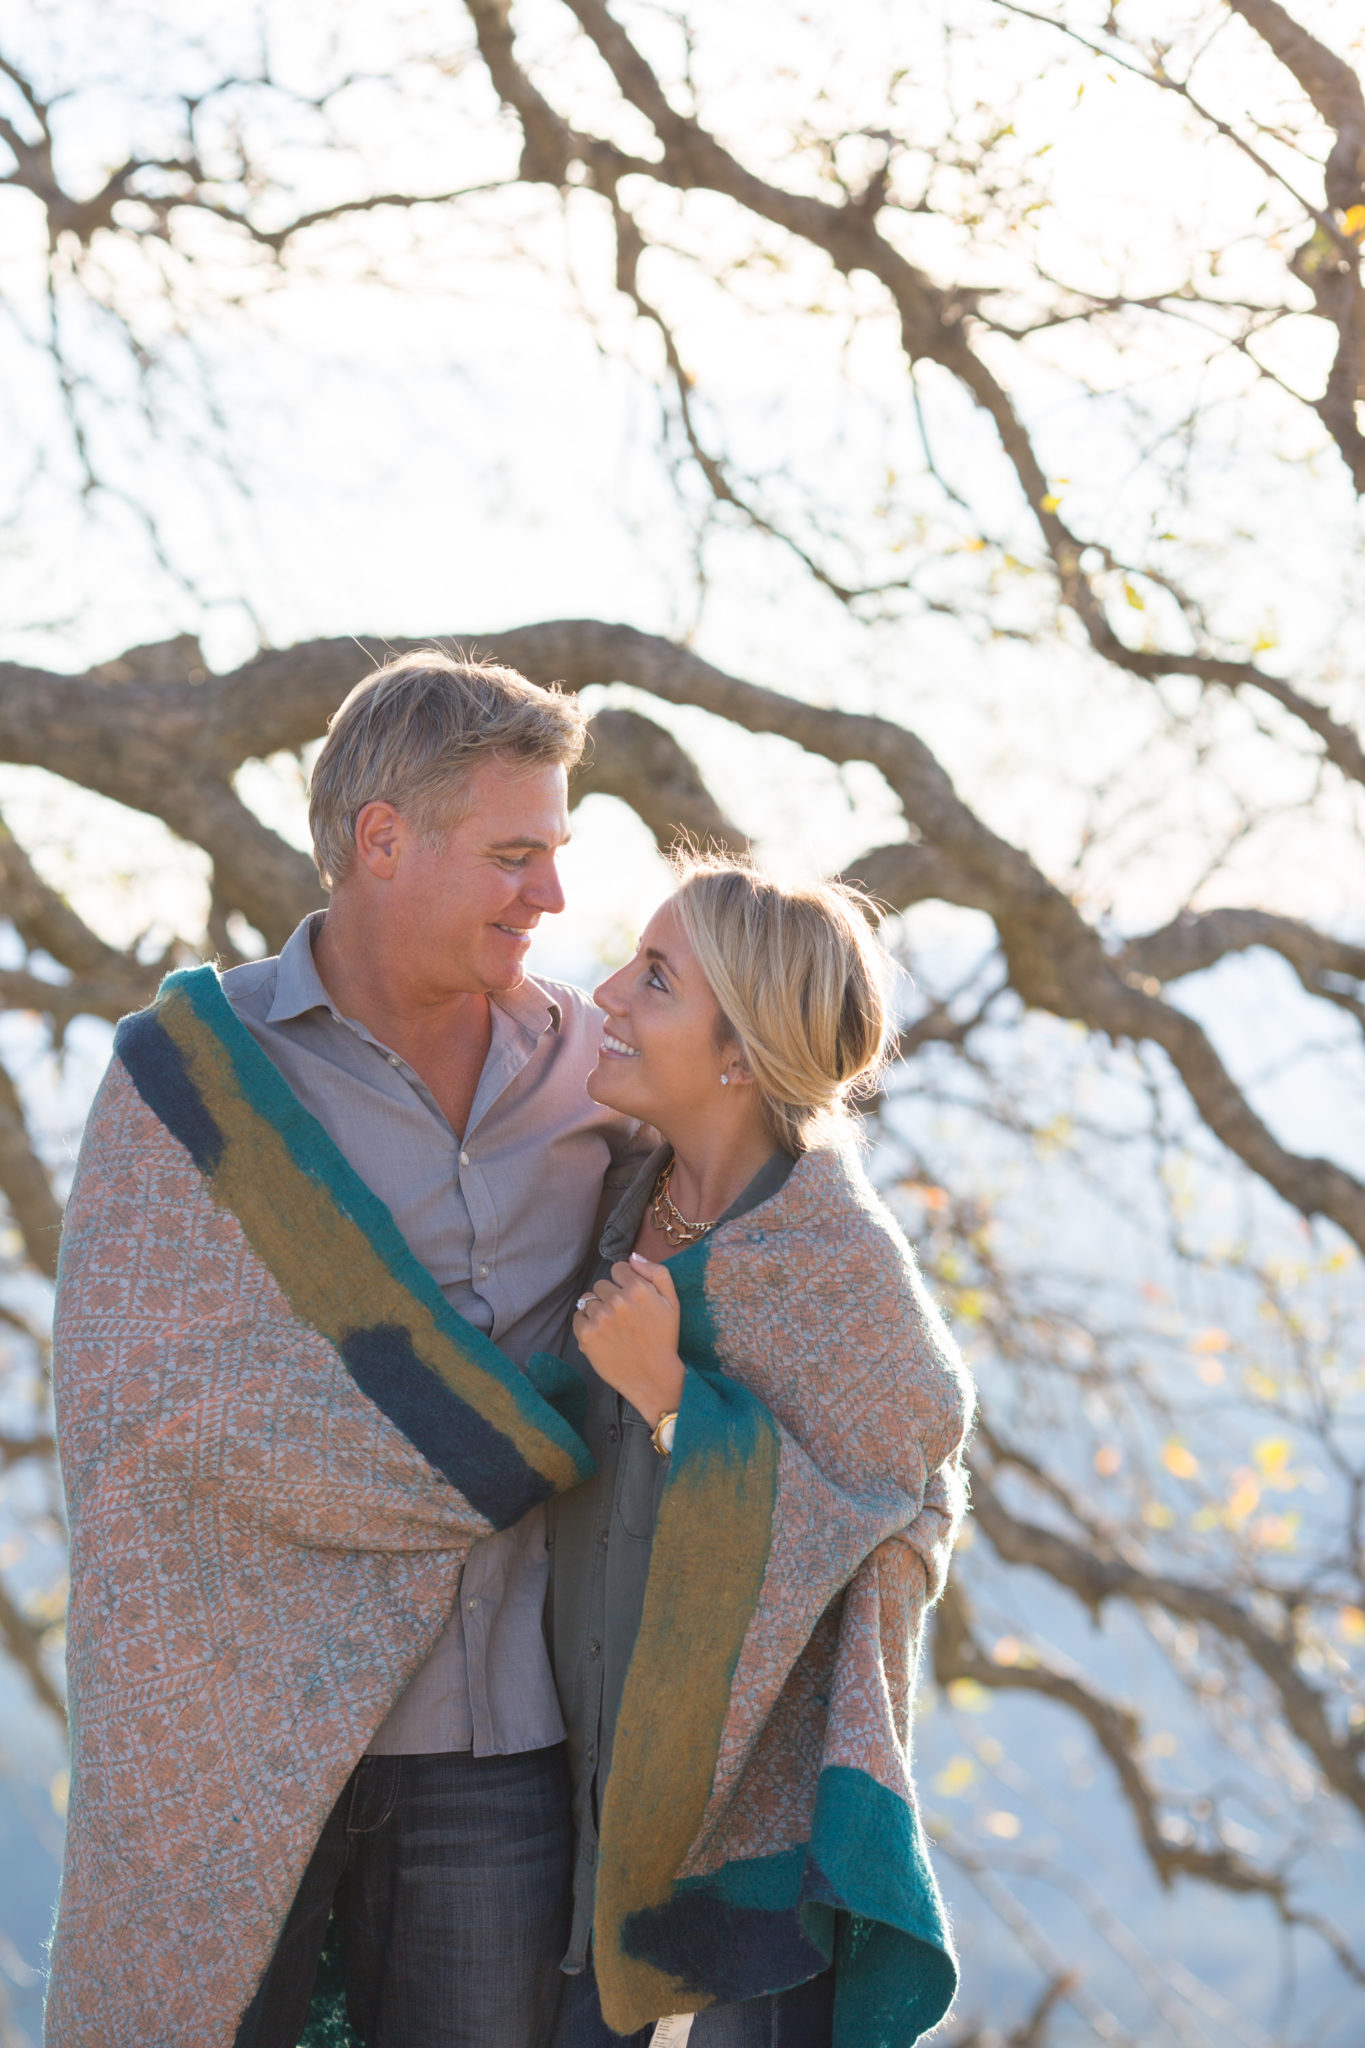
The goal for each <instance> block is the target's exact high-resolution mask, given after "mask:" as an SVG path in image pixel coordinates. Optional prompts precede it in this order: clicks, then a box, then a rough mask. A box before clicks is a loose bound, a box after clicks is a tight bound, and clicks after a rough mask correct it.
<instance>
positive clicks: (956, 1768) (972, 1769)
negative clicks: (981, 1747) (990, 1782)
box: [934, 1756, 976, 1799]
mask: <svg viewBox="0 0 1365 2048" xmlns="http://www.w3.org/2000/svg"><path fill="white" fill-rule="evenodd" d="M975 1777H976V1765H975V1764H974V1763H973V1762H972V1759H971V1758H970V1757H969V1756H955V1757H954V1758H953V1760H952V1762H951V1763H949V1764H945V1765H944V1767H943V1769H942V1770H941V1771H940V1772H939V1774H938V1776H937V1777H936V1778H935V1780H934V1790H935V1792H937V1793H938V1794H939V1796H940V1798H942V1799H960V1798H961V1797H962V1795H963V1793H964V1792H965V1791H966V1790H967V1787H968V1786H969V1785H970V1784H972V1782H973V1781H974V1779H975Z"/></svg>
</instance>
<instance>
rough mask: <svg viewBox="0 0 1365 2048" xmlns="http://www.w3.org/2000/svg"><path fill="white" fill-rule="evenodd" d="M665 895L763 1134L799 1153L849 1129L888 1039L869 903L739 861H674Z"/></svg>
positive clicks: (836, 885) (880, 958)
mask: <svg viewBox="0 0 1365 2048" xmlns="http://www.w3.org/2000/svg"><path fill="white" fill-rule="evenodd" d="M675 868H676V872H677V874H678V890H677V894H676V895H675V896H674V897H673V898H672V902H673V904H674V906H675V908H676V910H677V913H678V916H679V918H680V919H681V921H682V926H683V929H684V931H685V932H686V934H687V937H688V940H689V942H690V944H691V946H692V950H693V952H694V953H695V954H696V956H697V962H698V964H699V966H700V968H701V971H702V973H703V974H704V975H705V977H706V980H707V983H708V985H709V986H710V989H711V993H712V994H713V995H714V996H715V998H716V1001H717V1003H718V1004H719V1005H720V1010H721V1018H722V1026H723V1028H722V1030H721V1032H720V1038H721V1041H722V1042H725V1041H727V1040H730V1039H733V1040H734V1041H735V1042H736V1043H737V1044H738V1046H739V1049H740V1052H741V1053H742V1055H743V1057H744V1062H745V1064H746V1066H747V1067H748V1069H749V1071H750V1073H751V1074H752V1075H753V1077H754V1083H755V1085H756V1087H757V1089H758V1092H759V1097H760V1100H761V1101H762V1104H763V1109H764V1113H765V1115H766V1117H767V1119H768V1123H769V1126H770V1128H771V1130H772V1133H773V1136H774V1137H775V1138H776V1139H777V1141H778V1143H779V1144H780V1145H781V1146H782V1147H783V1149H784V1150H785V1151H787V1152H790V1153H792V1154H793V1155H794V1156H797V1157H799V1156H800V1154H801V1153H803V1152H807V1151H809V1150H810V1149H811V1148H812V1147H813V1146H816V1145H820V1144H829V1143H832V1142H835V1141H837V1140H838V1139H839V1138H840V1137H841V1136H843V1135H845V1134H846V1133H847V1131H848V1128H849V1123H850V1118H849V1106H850V1098H851V1097H853V1096H855V1095H857V1094H859V1093H863V1092H866V1090H868V1089H869V1088H871V1087H872V1086H873V1085H874V1083H875V1081H876V1079H877V1076H878V1075H879V1074H880V1072H881V1070H882V1068H883V1067H884V1066H885V1064H886V1058H887V1052H888V1046H889V1041H890V1037H891V1017H890V1007H889V1002H888V985H889V974H888V969H889V966H890V956H889V955H888V953H887V951H886V948H885V947H884V946H883V945H882V943H881V941H880V939H878V937H877V936H876V933H875V930H874V929H873V927H874V924H875V922H876V921H877V912H876V910H875V909H874V907H873V905H872V904H871V903H870V902H869V901H868V899H867V898H866V897H865V896H863V895H861V894H860V893H859V891H858V890H856V889H853V888H850V887H849V886H848V885H847V884H845V883H843V882H819V883H815V884H813V885H811V886H810V887H807V888H784V887H782V886H780V885H779V884H778V883H776V882H773V881H770V880H769V879H768V878H767V876H765V875H763V874H761V873H760V872H759V870H758V869H757V868H756V867H754V866H753V865H752V864H751V863H749V862H747V861H738V860H731V859H713V858H698V857H697V856H696V855H693V854H687V855H684V856H682V857H681V858H680V859H678V860H677V861H676V862H675Z"/></svg>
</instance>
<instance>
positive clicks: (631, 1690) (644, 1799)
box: [594, 1372, 778, 2034]
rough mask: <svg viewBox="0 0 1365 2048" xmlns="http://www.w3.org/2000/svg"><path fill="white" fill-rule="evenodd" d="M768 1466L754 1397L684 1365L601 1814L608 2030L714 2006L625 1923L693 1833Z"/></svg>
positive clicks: (710, 1766) (760, 1525) (702, 1804)
mask: <svg viewBox="0 0 1365 2048" xmlns="http://www.w3.org/2000/svg"><path fill="white" fill-rule="evenodd" d="M777 1462H778V1438H777V1432H776V1430H775V1428H774V1426H773V1423H772V1421H771V1419H770V1417H769V1416H768V1415H767V1413H766V1411H765V1410H764V1409H763V1408H762V1407H761V1405H760V1404H759V1403H758V1402H757V1401H756V1400H754V1398H753V1397H752V1396H751V1395H749V1394H748V1393H746V1392H745V1390H744V1389H743V1388H742V1387H740V1386H739V1385H738V1384H737V1383H736V1382H734V1381H720V1380H716V1381H712V1380H711V1379H709V1378H707V1377H704V1376H703V1375H702V1374H700V1373H697V1372H689V1374H688V1376H687V1384H686V1388H685V1391H684V1394H683V1401H682V1406H681V1408H680V1411H679V1417H678V1423H677V1435H676V1444H675V1451H674V1458H673V1469H672V1470H671V1471H670V1474H669V1479H668V1483H667V1485H666V1486H665V1489H664V1494H663V1499H662V1502H661V1504H660V1509H659V1520H658V1526H657V1528H656V1530H655V1534H654V1547H653V1551H652V1553H651V1558H650V1567H649V1581H648V1585H647V1587H646V1591H645V1603H644V1612H643V1615H642V1617H641V1622H640V1633H639V1635H638V1637H637V1639H636V1644H635V1650H634V1653H633V1655H632V1657H631V1662H630V1669H629V1671H628V1672H627V1675H626V1683H625V1691H624V1694H623V1697H622V1700H621V1711H620V1715H619V1718H618V1721H617V1725H616V1737H615V1743H614V1747H613V1751H612V1764H611V1775H610V1777H609V1779H608V1781H607V1790H606V1798H605V1801H604V1805H603V1813H602V1828H601V1849H600V1856H599V1864H598V1882H597V1904H596V1914H595V1921H594V1946H595V1966H596V1971H597V1981H598V1987H599V1990H600V1993H601V1999H602V2011H603V2015H604V2017H605V2018H606V2021H607V2025H608V2026H609V2027H611V2028H613V2029H614V2030H615V2031H616V2032H617V2033H621V2034H629V2033H633V2032H635V2030H636V2029H637V2028H639V2027H643V2026H645V2025H647V2024H648V2022H649V2021H650V2020H653V2019H658V2018H660V2017H661V2015H663V2014H664V2013H670V2012H695V2011H699V2010H700V2009H701V2008H702V2007H703V2006H706V2005H710V2004H712V2003H713V1999H712V1998H711V1996H710V1995H709V1994H706V1993H701V1992H697V1991H694V1990H692V1989H691V1988H690V1987H689V1986H688V1985H687V1984H686V1983H684V1982H683V1980H682V1979H680V1978H677V1977H674V1976H672V1975H670V1974H669V1973H668V1972H666V1971H663V1970H660V1969H658V1968H656V1967H655V1965H654V1964H652V1963H650V1962H647V1961H646V1960H644V1958H642V1957H640V1956H635V1955H631V1954H630V1953H629V1952H628V1944H629V1939H630V1934H629V1927H628V1925H627V1922H628V1921H629V1919H630V1917H631V1915H632V1914H634V1913H638V1912H645V1911H648V1910H649V1909H650V1908H652V1907H656V1906H660V1905H662V1904H663V1903H664V1902H665V1901H666V1900H667V1899H668V1898H669V1896H670V1894H671V1892H672V1889H673V1883H674V1880H675V1878H676V1876H677V1873H678V1871H679V1869H680V1868H681V1865H682V1863H683V1859H684V1858H685V1856H686V1855H687V1852H688V1850H689V1849H690V1848H691V1847H692V1845H693V1843H694V1842H695V1840H696V1838H697V1835H698V1833H699V1832H700V1829H701V1823H702V1817H703V1815H704V1814H705V1811H706V1805H707V1801H708V1800H709V1798H710V1796H711V1785H712V1780H713V1778H714V1776H715V1768H716V1759H717V1756H718V1754H719V1751H720V1743H721V1737H722V1734H723V1733H724V1729H725V1722H726V1718H727V1715H728V1713H729V1709H730V1684H731V1681H732V1679H733V1677H734V1673H735V1667H736V1665H737V1664H738V1662H739V1653H740V1650H741V1648H742V1647H743V1643H744V1637H745V1634H746V1632H747V1630H748V1627H749V1624H750V1622H751V1621H752V1619H753V1617H754V1614H755V1613H756V1611H757V1609H758V1605H759V1599H760V1596H761V1593H762V1589H763V1575H764V1571H765V1568H766V1566H767V1561H768V1548H769V1543H770V1540H771V1531H772V1517H773V1508H774V1503H775V1500H776V1495H777Z"/></svg>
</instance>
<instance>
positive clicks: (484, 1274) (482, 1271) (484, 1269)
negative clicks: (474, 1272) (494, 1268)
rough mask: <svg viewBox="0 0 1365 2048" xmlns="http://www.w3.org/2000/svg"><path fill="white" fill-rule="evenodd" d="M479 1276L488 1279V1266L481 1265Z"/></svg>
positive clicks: (481, 1278)
mask: <svg viewBox="0 0 1365 2048" xmlns="http://www.w3.org/2000/svg"><path fill="white" fill-rule="evenodd" d="M479 1278H480V1280H486V1279H487V1278H488V1268H487V1266H480V1268H479Z"/></svg>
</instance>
